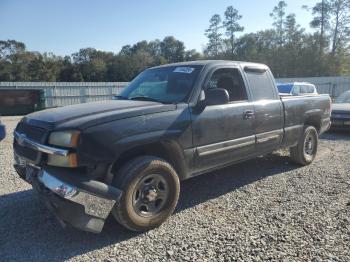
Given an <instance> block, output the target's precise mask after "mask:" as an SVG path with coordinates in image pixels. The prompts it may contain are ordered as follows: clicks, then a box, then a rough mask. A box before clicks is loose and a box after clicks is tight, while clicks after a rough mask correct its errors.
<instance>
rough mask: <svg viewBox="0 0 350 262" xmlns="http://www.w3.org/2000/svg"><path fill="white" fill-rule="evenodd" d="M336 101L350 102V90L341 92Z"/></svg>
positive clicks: (341, 102) (340, 102)
mask: <svg viewBox="0 0 350 262" xmlns="http://www.w3.org/2000/svg"><path fill="white" fill-rule="evenodd" d="M334 102H335V103H339V104H343V103H350V92H345V93H343V94H341V95H340V96H339V97H338V98H337V99H336V100H335V101H334Z"/></svg>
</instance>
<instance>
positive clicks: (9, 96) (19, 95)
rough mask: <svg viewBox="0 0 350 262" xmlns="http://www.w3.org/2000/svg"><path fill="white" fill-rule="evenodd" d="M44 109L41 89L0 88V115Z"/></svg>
mask: <svg viewBox="0 0 350 262" xmlns="http://www.w3.org/2000/svg"><path fill="white" fill-rule="evenodd" d="M43 109H45V95H44V90H42V89H0V115H2V116H15V115H26V114H29V113H32V112H35V111H39V110H43Z"/></svg>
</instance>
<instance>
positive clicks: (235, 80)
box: [208, 68, 248, 101]
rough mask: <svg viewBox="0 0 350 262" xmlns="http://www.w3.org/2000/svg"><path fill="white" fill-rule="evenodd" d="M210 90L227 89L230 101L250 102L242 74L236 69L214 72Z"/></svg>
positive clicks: (209, 84)
mask: <svg viewBox="0 0 350 262" xmlns="http://www.w3.org/2000/svg"><path fill="white" fill-rule="evenodd" d="M208 88H209V89H214V88H222V89H226V90H227V92H228V94H229V96H230V101H244V100H248V97H247V93H246V88H245V85H244V82H243V78H242V76H241V73H240V72H239V70H238V69H236V68H222V69H218V70H216V71H215V72H214V74H213V75H212V77H211V78H210V80H209V83H208Z"/></svg>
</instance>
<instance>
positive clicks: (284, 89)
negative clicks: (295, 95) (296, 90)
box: [277, 84, 293, 94]
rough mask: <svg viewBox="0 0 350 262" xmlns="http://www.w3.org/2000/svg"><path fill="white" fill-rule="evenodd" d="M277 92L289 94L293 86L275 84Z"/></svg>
mask: <svg viewBox="0 0 350 262" xmlns="http://www.w3.org/2000/svg"><path fill="white" fill-rule="evenodd" d="M277 88H278V92H280V93H285V94H289V93H290V92H292V88H293V85H292V84H277Z"/></svg>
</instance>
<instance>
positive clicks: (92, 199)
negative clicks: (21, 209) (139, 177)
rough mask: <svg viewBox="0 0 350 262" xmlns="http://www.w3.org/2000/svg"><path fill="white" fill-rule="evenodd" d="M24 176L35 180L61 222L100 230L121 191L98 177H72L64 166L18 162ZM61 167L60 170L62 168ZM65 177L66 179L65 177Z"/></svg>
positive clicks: (38, 190) (48, 205)
mask: <svg viewBox="0 0 350 262" xmlns="http://www.w3.org/2000/svg"><path fill="white" fill-rule="evenodd" d="M15 169H16V171H17V173H18V174H19V175H20V177H21V178H23V179H24V180H26V181H27V182H29V183H30V184H32V186H33V188H34V190H35V191H36V192H38V194H39V196H40V198H41V199H42V200H43V201H44V203H45V205H46V206H47V207H48V209H49V210H50V211H52V213H53V214H54V215H55V216H56V218H57V219H58V220H59V222H60V223H61V225H63V226H65V225H71V226H73V227H75V228H78V229H81V230H84V231H89V232H93V233H100V232H101V231H102V229H103V226H104V223H105V219H106V218H107V217H108V215H109V213H110V211H111V210H112V208H113V206H114V204H115V203H116V202H117V201H118V200H119V199H120V197H121V195H122V191H120V190H119V189H117V188H114V187H110V186H108V185H106V184H104V183H102V182H99V181H89V180H87V179H86V178H84V177H81V176H79V175H77V174H70V178H69V181H67V179H64V178H63V177H67V174H64V173H62V170H59V169H58V170H57V169H50V168H46V169H45V168H44V169H40V168H37V167H33V166H21V165H18V164H16V165H15ZM60 171H61V172H60ZM62 178H63V179H62Z"/></svg>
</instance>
